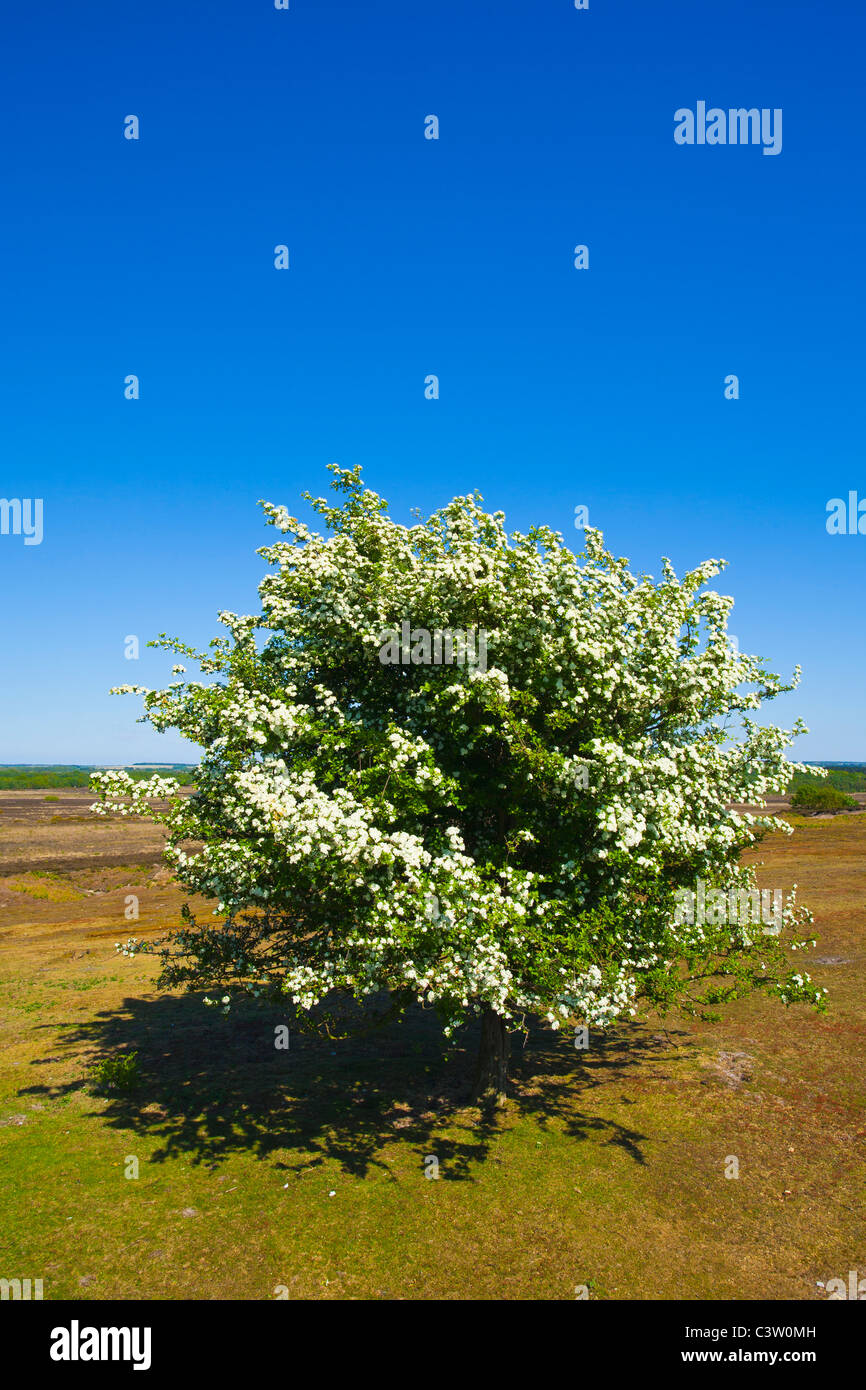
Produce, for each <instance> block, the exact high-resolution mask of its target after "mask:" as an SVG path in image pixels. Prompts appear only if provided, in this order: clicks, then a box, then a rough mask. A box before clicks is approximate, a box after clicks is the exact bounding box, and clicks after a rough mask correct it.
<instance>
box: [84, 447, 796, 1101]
mask: <svg viewBox="0 0 866 1390" xmlns="http://www.w3.org/2000/svg"><path fill="white" fill-rule="evenodd" d="M332 471H333V473H334V478H333V482H332V487H333V488H334V489H335V490H336V491H337V492H338V493H339V494H342V497H341V498H340V499H338V500H337V501H336V502H334V503H332V502H330V501H328V500H326V499H323V498H318V499H314V498H312V497H310V496H309V495H307V494H305V496H306V499H307V500H308V501H309V502H311V504H312V506H313V508H314V510H315V511H316V512H317V513H318V514H319V515H320V516H321V517H322V518H323V520H324V522H325V527H326V532H327V534H325V535H320V534H317V533H316V532H314V531H312V530H310V529H309V528H308V527H307V526H306V525H304V524H303V523H302V522H300V521H299V520H297V519H295V518H294V517H292V516H290V515H289V514H288V512H287V511H286V509H285V508H284V507H281V506H275V505H272V504H269V503H263V504H262V505H263V507H264V510H265V513H266V516H267V520H268V522H269V523H270V524H271V525H272V526H273V527H274V528H275V529H276V531H277V532H279V533H280V535H279V538H278V539H277V540H275V541H274V543H273V544H271V545H268V546H265V547H263V548H262V549H261V550H260V551H259V552H258V553H259V554H260V555H262V556H263V558H264V559H265V560H266V561H267V563H268V565H269V572H268V573H267V574H266V576H265V577H264V579H263V580H262V582H261V585H260V587H259V594H260V600H261V609H260V612H258V613H256V614H253V615H246V616H239V615H237V614H235V613H231V612H223V613H222V614H220V621H221V622H222V624H223V625H224V627H225V628H226V630H227V635H226V636H223V637H220V638H216V639H214V641H213V642H211V644H210V647H209V648H208V650H207V651H205V652H198V653H197V652H195V651H194V650H193V649H192V648H190V647H188V646H186V645H185V644H184V643H182V642H180V641H177V640H174V639H170V638H168V637H166V636H165V635H164V634H163V635H162V636H161V637H160V639H159V640H158V642H156V643H154V644H151V645H157V646H162V647H163V648H165V649H167V650H170V651H172V652H174V653H175V654H177V655H178V656H179V657H180V658H182V659H184V660H194V661H196V662H197V663H198V664H199V667H200V673H201V675H202V676H203V677H206V678H207V679H203V680H199V679H191V678H190V679H187V673H186V669H185V667H184V666H183V665H176V666H175V667H174V675H175V677H176V679H174V680H173V681H172V682H171V684H169V685H168V687H167V688H166V689H163V690H142V689H141V687H131V686H124V687H120V690H122V691H130V690H135V691H137V692H138V693H140V694H143V695H144V707H145V715H144V717H145V718H146V719H147V720H149V721H150V722H151V723H152V724H153V725H154V726H155V727H156V728H157V729H159V730H166V729H176V730H179V731H180V732H181V733H182V734H183V735H184V736H185V737H186V738H188V739H190V740H192V741H193V742H194V743H196V744H198V745H199V746H200V747H201V749H202V758H201V765H200V768H199V772H198V780H197V785H196V789H195V791H194V793H193V795H192V796H190V797H183V796H178V795H177V793H176V787H175V786H174V785H171V784H169V783H168V782H167V781H166V779H163V778H160V777H159V776H156V777H153V778H151V779H147V780H144V781H137V782H133V781H132V780H130V779H129V778H128V777H127V776H126V775H125V774H123V773H114V772H111V773H105V774H102V775H101V776H100V777H99V778H97V779H95V782H96V785H97V786H98V789H99V792H100V801H99V802H98V803H97V807H95V808H94V809H98V810H100V811H102V812H103V813H110V812H118V811H119V812H121V813H127V814H129V813H133V814H139V813H141V812H145V813H146V814H149V815H152V816H153V817H155V818H156V819H158V820H160V821H161V823H162V824H163V825H164V826H165V827H166V831H167V853H168V855H169V858H170V861H171V862H172V864H173V866H174V868H175V871H176V873H177V876H178V878H179V879H180V881H181V882H182V883H183V884H184V885H186V886H187V887H188V888H189V889H190V890H191V891H193V892H196V893H202V894H205V895H206V896H208V897H210V898H213V899H215V900H216V902H217V906H216V909H215V914H216V919H217V920H216V922H215V921H213V920H211V921H209V922H201V921H198V920H196V919H195V918H194V917H193V915H192V914H191V913H190V912H189V911H187V912H186V919H185V922H184V925H183V927H182V928H181V929H180V930H179V931H178V932H176V933H173V934H171V936H170V937H169V938H167V939H166V940H165V941H163V942H161V943H158V945H159V949H160V950H161V952H162V957H163V970H162V976H161V980H162V983H163V984H164V985H166V986H176V985H178V984H184V985H186V986H187V987H189V988H195V989H198V988H201V989H207V990H208V991H209V992H210V991H213V992H214V993H216V995H217V996H218V999H217V1000H216V1001H213V1002H217V1003H219V1002H221V1003H222V1006H223V1007H226V1008H227V1007H228V1006H229V1005H230V1003H231V1001H232V1000H233V999H234V998H235V997H236V995H237V994H238V993H247V994H250V995H253V996H258V997H261V996H268V997H271V998H277V999H280V1000H283V1001H285V1002H286V1003H288V1004H290V1005H291V1006H293V1007H294V1008H295V1009H297V1010H300V1011H306V1012H307V1013H309V1014H310V1015H311V1016H315V1013H316V1010H317V1009H319V1008H320V1007H322V1006H323V1005H324V1003H325V1002H326V1001H327V999H328V998H329V996H332V995H333V992H335V991H337V992H342V993H344V994H350V995H352V996H354V997H355V998H356V999H358V1000H361V1001H364V1000H366V999H368V998H369V996H372V995H378V994H380V992H382V991H386V992H387V994H388V996H389V998H390V1000H391V1002H392V1004H393V1005H394V1007H395V1008H397V1009H401V1008H404V1007H406V1006H408V1005H409V1004H411V1003H413V1002H414V1003H417V1004H420V1005H422V1006H424V1007H433V1008H435V1009H437V1010H438V1011H439V1013H440V1014H441V1017H442V1022H443V1025H444V1027H445V1029H446V1031H447V1032H449V1033H451V1032H453V1030H454V1029H455V1028H457V1027H459V1026H460V1025H461V1024H463V1023H464V1022H466V1021H467V1019H469V1018H471V1017H472V1016H473V1015H477V1014H479V1013H480V1014H482V1015H483V1016H484V1019H485V1021H486V1022H485V1030H486V1031H485V1037H486V1038H487V1039H488V1041H487V1044H485V1046H486V1047H487V1050H488V1052H489V1050H490V1037H491V1036H494V1038H495V1033H496V1029H497V1028H499V1029H500V1030H501V1033H502V1032H507V1028H508V1026H509V1025H513V1024H514V1022H515V1020H517V1019H518V1018H520V1017H521V1016H522V1015H524V1014H526V1013H530V1014H533V1015H536V1016H539V1017H540V1018H541V1019H543V1020H546V1022H547V1023H548V1024H549V1025H550V1027H552V1028H554V1029H556V1028H560V1027H562V1026H564V1025H566V1024H577V1023H584V1024H588V1025H590V1026H591V1027H592V1026H595V1027H598V1026H605V1025H607V1024H609V1023H611V1022H612V1021H613V1020H615V1019H617V1018H620V1017H622V1016H626V1017H628V1016H630V1015H631V1014H633V1013H634V1012H635V1010H636V1009H637V1008H638V1007H639V1006H640V1004H641V1002H643V1003H652V1004H655V1005H658V1006H660V1007H662V1008H667V1007H670V1006H671V1005H672V1004H674V1003H677V1004H679V1005H680V1006H681V1007H684V1008H685V1009H687V1010H699V1011H701V1012H706V1011H707V1010H709V1009H712V1008H713V1007H714V1006H715V1005H717V1004H718V1003H720V1002H722V1001H724V1000H726V999H730V998H733V997H735V996H736V995H738V994H740V993H743V992H745V991H747V990H751V989H760V990H764V991H767V992H768V993H770V994H773V995H775V996H777V997H779V998H780V999H781V1000H782V1001H784V1002H785V1003H786V1004H790V1003H793V1002H795V1001H806V1002H809V1003H812V1004H814V1005H816V1006H817V1007H819V1008H821V1007H823V1002H822V994H821V992H820V991H819V990H818V989H817V988H816V987H815V986H814V985H813V984H812V982H811V981H810V979H809V976H808V974H806V973H805V972H802V971H798V972H794V971H793V970H792V969H791V966H790V961H789V958H788V956H787V950H786V947H787V946H788V945H790V944H796V945H797V946H798V947H799V948H803V947H805V946H806V945H807V944H808V943H807V939H806V934H807V933H808V924H809V922H810V921H811V918H810V916H809V913H808V912H807V911H806V910H805V909H804V908H801V907H798V906H797V905H796V903H795V901H794V897H793V895H791V896H790V897H789V898H788V899H787V901H786V904H785V910H784V929H783V931H781V932H778V933H776V934H773V933H772V932H768V930H767V929H766V927H762V926H761V925H760V923H756V922H754V921H751V920H746V921H743V920H741V918H742V914H740V915H739V917H737V914H736V913H721V912H718V911H717V912H716V913H715V917H714V919H713V920H701V921H698V920H693V921H689V920H687V919H685V918H684V914H683V913H682V912H681V911H677V904H678V903H680V902H681V897H682V890H691V889H692V888H693V887H694V885H695V883H696V881H700V882H701V883H703V884H706V885H707V886H708V887H709V888H711V889H713V890H717V891H718V892H720V893H724V894H734V895H735V894H736V893H737V892H738V891H740V890H745V889H748V888H750V887H752V886H753V884H754V873H753V870H752V869H750V868H746V867H744V866H742V865H740V863H739V856H740V852H741V851H742V850H743V849H744V848H745V847H747V846H749V845H750V844H752V843H753V841H754V840H755V839H756V838H757V837H758V836H759V835H760V833H761V830H762V829H766V828H769V827H778V825H779V823H778V822H777V821H776V820H775V819H774V818H773V817H770V816H767V815H765V814H759V815H757V816H755V815H751V814H748V813H745V812H738V811H735V810H732V809H726V808H728V807H730V806H731V804H732V803H749V804H753V805H754V804H756V803H757V804H759V805H760V804H762V798H763V796H764V794H765V793H767V792H782V791H784V790H785V789H786V788H787V786H788V785H789V784H790V781H791V776H792V772H794V771H800V772H810V771H813V769H810V768H807V767H806V766H805V765H803V764H799V763H791V762H789V761H788V759H787V757H786V750H787V749H788V748H789V747H790V745H791V743H792V740H793V738H794V736H795V735H796V734H798V733H800V732H803V726H802V724H800V723H799V722H798V723H797V724H796V725H795V727H794V728H793V729H792V730H789V731H785V730H782V729H778V728H774V727H766V726H762V725H759V724H758V723H757V722H756V720H755V714H756V712H757V711H758V710H759V709H760V708H761V706H762V704H763V702H764V701H766V700H768V699H772V698H773V697H774V696H776V695H778V694H779V693H780V692H781V691H784V690H790V689H793V687H794V685H795V684H796V681H797V679H798V675H799V671H795V673H794V676H793V678H792V680H791V681H790V682H788V683H785V682H783V680H782V678H781V677H779V676H778V675H775V674H773V673H772V672H770V671H769V670H767V669H766V667H765V665H764V662H763V661H762V660H761V659H760V658H758V657H753V656H748V655H745V654H743V653H741V652H739V651H738V650H737V649H736V644H735V643H733V642H732V640H731V638H730V637H729V636H728V634H727V621H728V615H729V612H730V609H731V606H732V602H733V601H732V599H730V598H729V597H726V596H723V595H721V594H719V593H718V592H716V591H715V590H713V589H712V588H710V587H708V585H709V583H710V581H711V580H712V579H713V578H714V577H715V576H716V575H718V574H719V573H720V571H721V569H722V567H723V564H724V562H723V561H714V560H708V561H706V562H705V563H703V564H701V565H699V566H698V567H697V568H696V569H694V570H691V571H690V572H689V573H687V574H685V575H684V576H683V577H682V578H678V577H677V575H676V574H675V572H674V569H673V567H672V565H671V564H670V563H669V561H667V560H664V561H663V564H662V577H661V579H660V580H658V581H655V580H653V579H652V578H651V577H650V576H648V575H635V574H632V573H631V572H630V570H629V566H628V561H627V560H625V559H623V558H615V557H614V556H613V555H612V554H611V553H610V552H609V551H607V550H606V549H605V547H604V542H603V538H602V536H601V534H600V533H599V532H598V531H596V530H593V529H590V528H587V529H586V531H585V542H584V551H583V553H582V554H581V555H576V554H574V553H573V552H572V551H571V550H570V549H569V548H568V547H567V546H566V544H565V542H564V539H563V537H562V535H561V534H559V533H558V532H555V531H552V530H550V529H548V528H547V527H546V526H535V527H533V528H532V529H531V530H530V531H529V532H528V533H526V534H520V533H513V534H510V535H509V534H508V533H507V532H506V529H505V517H504V514H503V513H502V512H496V513H493V514H489V513H487V512H485V511H484V509H483V507H482V505H481V504H482V499H481V498H480V496H479V495H478V494H477V493H476V494H473V495H469V496H465V497H456V498H454V500H453V501H451V502H450V503H448V504H447V505H446V506H444V507H442V508H441V509H439V510H437V511H434V512H433V513H432V515H430V516H429V517H428V518H426V519H422V518H421V517H420V516H419V517H418V518H417V521H416V523H415V524H413V525H410V526H404V525H401V524H399V523H398V522H396V521H394V520H392V519H391V518H390V516H389V515H388V510H387V505H386V503H385V502H384V501H383V500H382V499H381V498H380V497H379V496H377V494H376V493H375V492H372V491H370V490H369V489H368V488H366V487H365V486H364V485H363V483H362V481H361V477H360V469H358V468H356V469H353V470H345V469H341V468H339V467H338V466H337V465H332ZM454 633H458V634H471V635H472V641H473V642H474V646H473V645H472V643H471V642H468V641H467V642H464V644H463V647H462V648H461V649H460V650H456V649H455V648H454V645H453V644H450V635H451V634H454ZM437 641H438V646H437ZM458 647H459V644H458ZM482 649H483V653H484V659H483V660H481V659H480V653H481V651H482ZM437 651H438V654H439V658H440V659H439V660H438V661H437V659H436V657H437ZM461 655H462V657H463V659H462V660H459V659H458V658H459V657H460V656H461ZM449 656H451V657H452V658H453V659H451V660H448V659H447V658H448V657H449ZM678 893H679V894H680V896H679V897H678ZM734 900H735V899H734V898H733V897H732V898H731V901H732V902H734ZM699 915H700V914H699ZM692 916H693V917H694V914H692ZM713 916H714V915H713V914H712V913H710V914H709V917H710V918H713ZM703 917H704V918H705V919H706V917H707V914H703ZM732 917H737V920H733V921H732V920H731V918H732ZM722 919H723V920H722ZM123 949H126V950H129V951H135V950H138V949H156V947H155V946H154V945H153V944H148V945H146V946H145V945H144V944H143V943H139V942H135V941H130V942H129V943H127V945H126V947H124V948H123ZM491 1029H492V1030H493V1032H492V1034H491ZM501 1033H500V1041H501ZM482 1080H483V1082H484V1084H483V1085H482V1086H481V1090H482V1091H484V1090H485V1089H487V1090H489V1089H490V1085H491V1084H493V1083H491V1081H490V1077H489V1076H487V1078H486V1080H485V1079H484V1078H482ZM497 1085H498V1086H499V1089H501V1070H500V1074H499V1082H498V1083H497Z"/></svg>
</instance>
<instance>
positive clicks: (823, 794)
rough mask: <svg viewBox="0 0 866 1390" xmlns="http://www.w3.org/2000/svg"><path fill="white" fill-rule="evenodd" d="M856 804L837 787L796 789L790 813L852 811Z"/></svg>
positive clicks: (833, 813) (851, 797) (832, 813)
mask: <svg viewBox="0 0 866 1390" xmlns="http://www.w3.org/2000/svg"><path fill="white" fill-rule="evenodd" d="M857 805H858V803H857V802H856V801H855V799H854V797H853V796H846V795H845V793H844V792H840V791H839V790H838V788H837V787H827V786H819V787H798V788H797V790H796V791H795V792H794V795H793V796H792V797H791V810H792V811H814V812H815V813H816V814H817V813H818V812H819V811H829V812H830V813H831V815H835V814H836V813H837V811H854V810H856V808H857Z"/></svg>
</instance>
